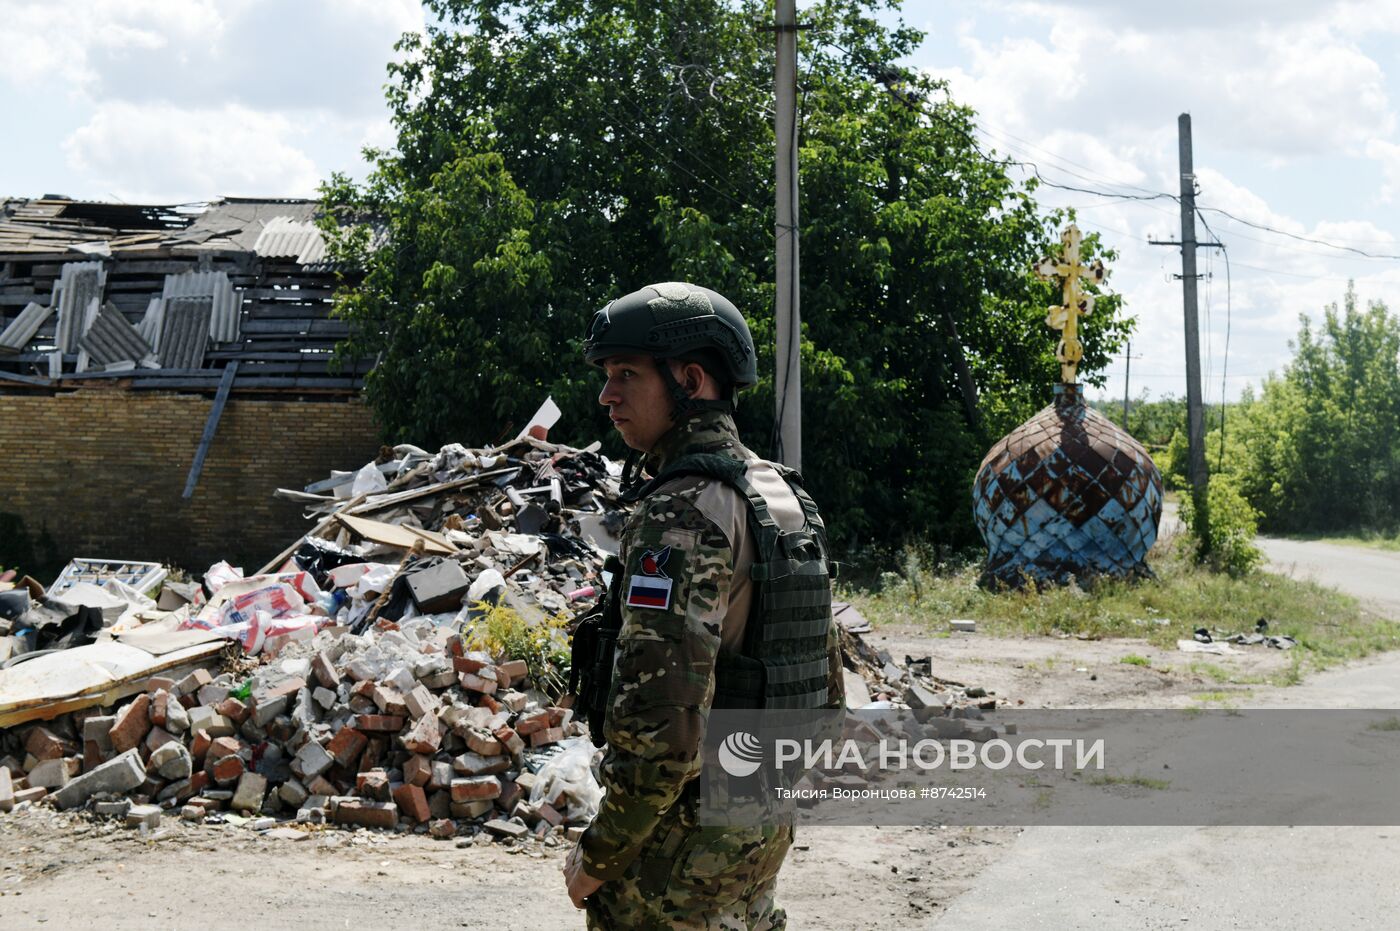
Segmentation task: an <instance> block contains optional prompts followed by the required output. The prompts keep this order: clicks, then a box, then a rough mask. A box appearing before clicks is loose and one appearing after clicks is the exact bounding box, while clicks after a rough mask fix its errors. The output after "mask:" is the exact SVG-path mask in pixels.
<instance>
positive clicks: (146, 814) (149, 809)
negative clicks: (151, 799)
mask: <svg viewBox="0 0 1400 931" xmlns="http://www.w3.org/2000/svg"><path fill="white" fill-rule="evenodd" d="M126 826H127V827H129V828H139V827H145V828H148V829H151V830H154V829H155V828H158V827H160V806H159V805H132V806H131V808H130V809H128V810H127V813H126Z"/></svg>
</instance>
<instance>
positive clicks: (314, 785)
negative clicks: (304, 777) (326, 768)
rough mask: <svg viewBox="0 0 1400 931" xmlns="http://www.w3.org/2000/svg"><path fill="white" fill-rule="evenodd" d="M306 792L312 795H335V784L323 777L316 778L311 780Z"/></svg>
mask: <svg viewBox="0 0 1400 931" xmlns="http://www.w3.org/2000/svg"><path fill="white" fill-rule="evenodd" d="M306 790H307V791H308V792H310V793H311V794H312V795H335V793H336V787H335V783H333V782H331V781H330V780H329V779H327V778H326V777H325V776H317V777H316V778H315V779H313V780H311V783H310V784H309V785H308V786H307V787H306Z"/></svg>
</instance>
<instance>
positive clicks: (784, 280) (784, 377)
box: [773, 0, 802, 469]
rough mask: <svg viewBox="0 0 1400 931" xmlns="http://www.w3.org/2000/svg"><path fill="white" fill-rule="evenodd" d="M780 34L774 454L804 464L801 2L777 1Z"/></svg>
mask: <svg viewBox="0 0 1400 931" xmlns="http://www.w3.org/2000/svg"><path fill="white" fill-rule="evenodd" d="M775 27H776V28H775V34H776V36H777V64H776V67H775V69H774V73H773V79H774V84H775V86H776V88H777V101H776V103H777V106H776V115H775V116H774V119H773V129H774V135H775V136H776V137H777V157H776V159H775V160H774V161H775V163H776V167H777V172H776V173H777V215H778V216H777V225H776V230H775V240H776V242H775V244H776V247H777V248H776V264H777V285H778V294H777V304H776V306H775V307H774V313H775V323H776V324H777V326H776V329H777V337H778V339H777V354H776V355H775V356H774V363H775V365H774V378H773V388H774V395H775V398H776V407H777V410H776V412H775V413H776V420H777V426H778V448H777V449H776V450H775V451H774V453H775V455H774V458H775V459H777V460H778V461H779V462H781V463H783V464H784V465H786V466H789V467H791V468H794V469H801V468H802V351H801V350H802V313H801V304H800V301H799V288H798V269H799V264H798V254H797V0H777V6H776V19H775Z"/></svg>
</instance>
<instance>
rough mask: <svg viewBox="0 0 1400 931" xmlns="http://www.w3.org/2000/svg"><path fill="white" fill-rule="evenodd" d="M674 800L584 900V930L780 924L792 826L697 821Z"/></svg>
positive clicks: (706, 929) (733, 929) (723, 929)
mask: <svg viewBox="0 0 1400 931" xmlns="http://www.w3.org/2000/svg"><path fill="white" fill-rule="evenodd" d="M687 807H688V806H686V805H685V804H678V805H676V806H674V807H673V808H672V809H671V811H670V812H668V813H667V814H666V816H665V817H663V818H662V820H661V823H660V824H659V825H658V826H657V829H656V831H654V832H653V833H652V836H651V839H650V840H648V842H647V844H646V845H645V846H644V847H643V848H642V851H641V854H640V855H639V856H638V857H637V859H636V860H634V861H632V865H631V866H629V867H628V869H627V872H626V873H625V874H624V875H623V876H622V878H621V879H617V880H614V881H612V882H606V883H604V884H603V885H602V887H601V888H599V890H598V891H597V892H595V893H594V894H593V895H592V896H590V897H589V899H588V912H587V915H588V928H589V931H624V929H625V931H670V929H673V928H676V929H685V931H781V929H784V928H786V927H787V914H786V913H785V912H784V911H783V910H782V909H781V908H779V907H778V906H777V903H776V902H775V897H776V895H777V888H778V870H779V869H781V868H782V865H783V858H784V857H785V856H787V852H788V848H789V847H791V846H792V826H791V825H777V826H774V825H768V826H764V827H700V826H697V825H696V824H695V822H694V813H693V810H690V811H687V810H686V809H687Z"/></svg>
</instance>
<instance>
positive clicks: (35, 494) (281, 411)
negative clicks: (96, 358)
mask: <svg viewBox="0 0 1400 931" xmlns="http://www.w3.org/2000/svg"><path fill="white" fill-rule="evenodd" d="M212 406H213V399H212V398H208V397H200V396H196V395H180V394H165V393H155V392H133V391H122V390H112V389H105V390H104V389H85V390H81V391H76V392H73V393H69V394H59V395H54V396H35V395H0V512H9V513H13V514H17V515H19V517H20V518H21V519H22V520H23V521H24V525H25V528H26V529H27V531H28V533H29V536H30V537H31V538H36V537H38V535H39V533H40V531H41V529H43V530H47V532H48V534H49V536H50V537H52V538H53V540H54V542H55V543H56V544H57V548H58V552H57V556H58V558H59V560H60V564H61V563H62V562H66V561H67V559H68V558H70V557H72V556H90V557H98V558H112V559H142V560H153V561H161V562H167V563H171V564H174V565H179V566H183V567H185V568H188V569H193V570H198V571H200V572H202V571H203V570H204V569H206V568H207V567H208V566H209V565H210V564H211V563H214V562H216V561H218V560H219V559H228V560H229V561H230V562H231V563H233V564H234V565H241V566H243V567H244V568H245V569H246V570H247V571H249V572H251V571H253V570H255V569H257V568H258V567H259V566H261V565H262V564H263V563H264V562H266V561H267V560H269V559H271V558H272V557H273V556H275V555H276V554H277V553H278V552H280V551H281V550H282V549H283V548H285V547H286V546H287V545H289V544H290V543H291V542H292V541H293V540H294V539H295V538H296V537H297V536H298V535H299V534H301V533H304V532H305V531H306V530H308V529H310V527H311V526H312V525H311V524H310V523H309V522H307V521H305V520H303V519H302V517H301V507H300V506H299V505H297V504H294V503H290V502H287V501H281V500H278V499H275V498H273V496H272V493H273V491H274V490H275V489H277V488H279V487H282V488H297V489H300V488H301V487H302V486H304V485H306V484H308V483H310V482H313V481H317V480H319V479H322V478H325V477H326V476H328V475H329V474H330V470H331V469H343V470H349V469H357V468H359V467H360V466H361V465H363V464H364V463H365V462H367V461H369V460H370V459H371V458H373V456H374V455H375V452H376V451H377V450H378V448H379V446H378V442H377V440H376V436H375V428H374V424H373V421H372V418H371V416H370V412H369V409H368V408H366V407H365V406H364V404H363V403H361V402H360V401H358V400H355V401H331V402H325V403H317V402H310V401H290V400H289V401H263V400H244V399H242V398H239V397H238V395H237V394H234V395H233V396H232V397H230V398H229V400H228V403H227V404H226V405H225V407H224V412H223V416H222V418H221V419H220V421H219V428H218V432H217V433H216V434H215V436H214V442H213V443H212V444H211V446H210V448H209V452H208V455H207V456H206V457H205V460H204V469H203V471H202V472H201V473H200V477H199V484H198V485H197V486H196V487H195V491H194V497H193V498H191V499H190V500H188V501H186V500H184V499H183V498H181V493H182V492H183V491H184V488H185V480H186V477H187V476H188V474H189V468H190V463H191V462H193V461H194V454H195V451H196V450H197V449H198V448H199V440H200V437H201V436H202V435H203V432H204V421H205V418H206V417H207V416H208V414H209V409H210V408H211V407H212ZM41 581H43V582H45V583H47V582H49V581H50V579H48V578H45V579H42V580H41Z"/></svg>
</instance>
